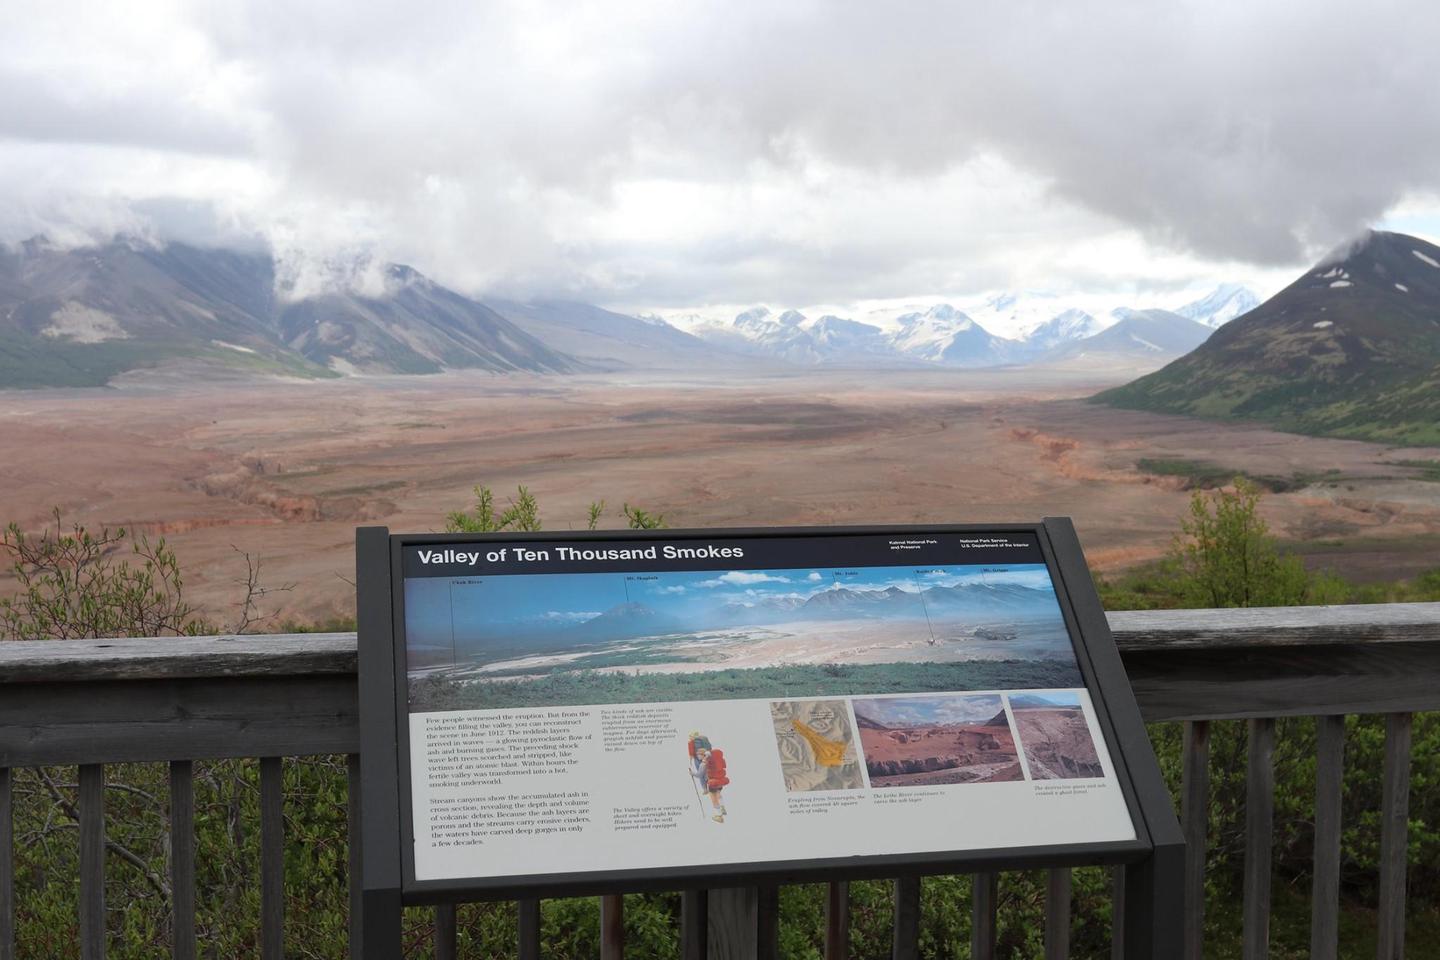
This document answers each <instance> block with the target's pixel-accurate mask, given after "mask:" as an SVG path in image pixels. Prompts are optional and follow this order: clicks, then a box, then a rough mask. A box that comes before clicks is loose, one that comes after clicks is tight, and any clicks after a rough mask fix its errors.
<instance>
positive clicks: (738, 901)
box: [706, 886, 779, 960]
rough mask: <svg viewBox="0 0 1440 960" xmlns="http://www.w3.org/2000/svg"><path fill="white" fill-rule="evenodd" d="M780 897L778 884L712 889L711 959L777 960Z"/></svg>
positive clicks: (710, 913) (709, 943)
mask: <svg viewBox="0 0 1440 960" xmlns="http://www.w3.org/2000/svg"><path fill="white" fill-rule="evenodd" d="M778 897H779V888H777V887H774V886H766V887H723V888H720V889H716V890H711V891H710V900H709V906H708V909H707V911H706V916H707V919H708V925H709V934H708V937H707V940H708V942H707V945H706V952H707V956H708V957H709V960H774V958H775V956H776V953H777V952H778V951H777V944H776V941H777V939H778V934H779V928H778V920H779V916H778V914H779V910H778V902H777V901H778Z"/></svg>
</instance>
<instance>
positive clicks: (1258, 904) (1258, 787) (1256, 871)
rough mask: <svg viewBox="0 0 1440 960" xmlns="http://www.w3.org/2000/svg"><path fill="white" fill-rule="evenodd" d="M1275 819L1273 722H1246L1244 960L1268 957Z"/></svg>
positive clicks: (1243, 890)
mask: <svg viewBox="0 0 1440 960" xmlns="http://www.w3.org/2000/svg"><path fill="white" fill-rule="evenodd" d="M1274 817H1275V721H1274V720H1273V719H1268V718H1265V719H1258V720H1251V721H1250V759H1249V765H1248V769H1247V772H1246V780H1245V879H1244V885H1243V889H1242V892H1241V896H1242V898H1243V900H1244V905H1243V908H1242V913H1243V918H1244V919H1243V930H1242V933H1241V936H1242V938H1243V939H1242V947H1241V956H1242V957H1243V958H1244V960H1266V958H1267V957H1268V956H1269V954H1270V866H1271V864H1270V857H1271V846H1272V844H1271V839H1272V836H1273V832H1274Z"/></svg>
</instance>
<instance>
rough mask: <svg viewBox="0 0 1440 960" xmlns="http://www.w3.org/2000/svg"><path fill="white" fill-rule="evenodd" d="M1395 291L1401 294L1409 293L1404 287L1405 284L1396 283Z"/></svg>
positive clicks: (1407, 288) (1408, 289)
mask: <svg viewBox="0 0 1440 960" xmlns="http://www.w3.org/2000/svg"><path fill="white" fill-rule="evenodd" d="M1395 289H1396V290H1399V291H1400V292H1401V293H1409V292H1410V288H1409V287H1407V286H1405V284H1403V283H1397V284H1395Z"/></svg>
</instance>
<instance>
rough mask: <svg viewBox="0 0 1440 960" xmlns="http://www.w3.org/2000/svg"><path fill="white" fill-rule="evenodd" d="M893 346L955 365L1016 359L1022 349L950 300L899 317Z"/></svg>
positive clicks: (918, 357) (893, 334)
mask: <svg viewBox="0 0 1440 960" xmlns="http://www.w3.org/2000/svg"><path fill="white" fill-rule="evenodd" d="M895 322H896V323H897V324H898V327H897V328H896V329H895V330H893V331H892V332H891V333H890V337H889V342H890V345H891V347H892V348H893V349H895V350H896V351H897V352H899V353H902V354H905V355H906V356H910V357H914V358H916V359H919V360H928V361H930V362H931V363H942V364H945V365H947V366H955V367H989V366H995V365H997V364H1003V363H1009V362H1011V361H1013V360H1015V359H1016V358H1017V357H1018V356H1019V354H1020V352H1021V350H1020V345H1019V344H1017V343H1016V342H1015V341H1013V340H1007V339H1005V338H1004V337H997V336H995V335H994V334H992V333H991V332H990V331H988V330H986V329H985V328H984V327H982V326H981V325H980V324H978V323H976V322H975V321H974V320H972V319H971V318H970V317H969V316H967V315H966V314H964V313H962V312H961V311H959V310H956V309H955V308H954V307H952V306H950V304H948V303H942V304H939V305H937V306H934V307H931V308H930V309H928V310H926V311H924V312H923V313H920V312H916V313H906V314H902V315H901V316H899V317H897V318H896V321H895Z"/></svg>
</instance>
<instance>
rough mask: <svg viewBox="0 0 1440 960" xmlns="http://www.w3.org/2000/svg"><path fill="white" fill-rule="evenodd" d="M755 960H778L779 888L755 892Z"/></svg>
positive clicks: (772, 886) (767, 887)
mask: <svg viewBox="0 0 1440 960" xmlns="http://www.w3.org/2000/svg"><path fill="white" fill-rule="evenodd" d="M755 960H780V886H779V885H778V884H774V883H766V884H762V885H761V886H760V887H758V888H756V890H755Z"/></svg>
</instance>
